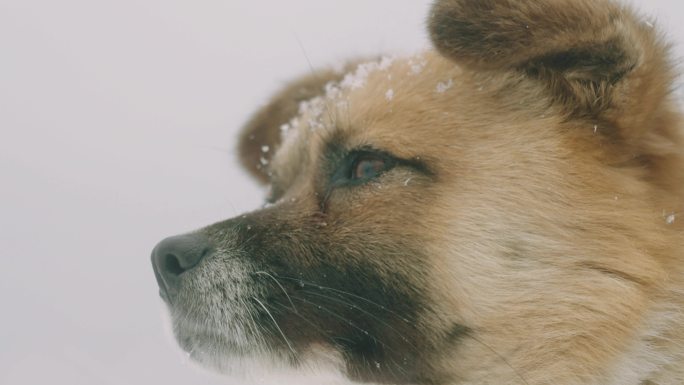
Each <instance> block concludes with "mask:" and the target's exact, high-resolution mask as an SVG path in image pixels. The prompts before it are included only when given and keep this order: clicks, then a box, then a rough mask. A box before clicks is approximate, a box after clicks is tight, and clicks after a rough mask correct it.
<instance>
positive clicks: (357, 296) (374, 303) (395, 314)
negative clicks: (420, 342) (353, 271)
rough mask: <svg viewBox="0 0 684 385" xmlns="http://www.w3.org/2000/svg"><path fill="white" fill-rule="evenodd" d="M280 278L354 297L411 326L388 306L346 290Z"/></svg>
mask: <svg viewBox="0 0 684 385" xmlns="http://www.w3.org/2000/svg"><path fill="white" fill-rule="evenodd" d="M279 278H281V279H286V280H290V281H295V282H298V283H304V284H306V285H309V286H312V287H315V288H317V289H321V290H329V291H332V292H335V293H338V294H342V295H346V296H349V297H352V298H356V299H359V300H361V301H364V302H366V303H369V304H371V305H373V306H376V307H378V308H380V309H382V310H384V311H386V312H388V313H391V314H393V315H394V316H396V317H399V319H400V320H401V321H403V322H405V323H407V324H411V322H410V321H409V320H408V319H406V318H405V317H404V316H402V315H400V314H399V313H397V312H395V311H393V310H392V309H389V308H387V307H386V306H383V305H380V304H379V303H376V302H374V301H372V300H370V299H368V298H365V297H362V296H360V295H356V294H354V293H350V292H347V291H344V290H340V289H336V288H333V287H329V286H323V285H319V284H317V283H315V282H311V281H306V280H302V279H300V278H295V277H287V276H279Z"/></svg>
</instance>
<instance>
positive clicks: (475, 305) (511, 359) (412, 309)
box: [152, 0, 684, 385]
mask: <svg viewBox="0 0 684 385" xmlns="http://www.w3.org/2000/svg"><path fill="white" fill-rule="evenodd" d="M427 24H428V29H429V34H430V37H431V41H432V45H433V47H432V48H431V49H429V50H427V51H425V52H421V53H418V54H416V55H414V56H410V57H383V58H379V59H377V60H371V61H366V62H359V61H354V62H351V63H350V64H349V65H347V66H346V68H345V69H344V70H343V71H335V70H329V71H321V72H317V73H315V74H312V75H309V76H304V77H302V78H299V79H296V80H295V81H293V82H292V83H290V84H289V85H287V86H286V87H285V88H284V89H283V90H282V91H281V92H280V93H278V94H277V95H275V96H274V97H273V99H272V100H271V101H270V103H269V104H267V105H266V106H265V107H263V108H262V109H261V110H260V111H258V112H257V113H256V114H255V115H254V117H253V118H252V120H251V121H249V122H248V124H247V125H246V127H245V128H244V131H243V132H242V134H241V137H240V146H239V153H240V159H241V162H242V164H243V165H244V166H245V167H246V169H247V170H249V171H250V172H251V174H252V175H253V176H254V177H256V179H257V180H258V181H260V182H261V183H263V184H265V185H268V186H269V189H270V190H269V194H268V198H267V203H266V204H265V205H264V207H263V208H261V209H259V210H256V211H253V212H250V213H247V214H245V215H242V216H238V217H236V218H233V219H229V220H226V221H223V222H220V223H216V224H213V225H210V226H207V227H205V228H203V229H201V230H198V231H195V232H192V233H189V234H184V235H180V236H175V237H171V238H167V239H165V240H163V241H162V242H161V243H159V244H158V245H157V246H156V248H155V249H154V251H153V253H152V263H153V267H154V271H155V274H156V278H157V280H158V282H159V285H160V292H161V296H162V297H163V299H164V301H165V302H166V303H167V304H168V309H169V312H170V315H171V320H172V325H173V331H174V334H175V336H176V339H177V340H178V343H179V344H180V346H181V347H182V348H183V349H184V350H185V351H187V352H188V353H189V354H190V356H191V357H192V358H193V359H195V360H197V361H199V362H200V363H202V364H204V365H207V366H209V367H214V368H216V369H218V370H221V371H223V372H226V373H228V374H232V375H237V373H238V372H250V371H252V372H253V374H254V373H255V374H256V377H257V378H260V376H263V375H265V373H278V371H281V370H282V371H286V370H289V369H288V368H292V370H295V371H301V372H302V373H305V372H307V373H309V372H311V373H314V372H317V373H319V374H321V373H328V372H330V373H332V372H334V371H338V372H340V373H342V374H343V375H344V376H345V378H346V379H347V380H346V381H349V382H351V383H378V384H414V385H419V384H426V385H427V384H430V385H447V384H449V385H456V384H496V385H501V384H504V385H505V384H511V385H512V384H528V385H532V384H535V385H539V384H556V385H570V384H583V385H587V384H594V385H672V384H684V238H683V235H684V232H683V231H682V230H683V229H684V227H683V225H682V223H684V220H680V215H681V213H682V210H683V209H684V207H683V205H684V172H683V170H684V158H683V157H684V152H683V149H684V147H683V146H682V144H683V137H682V130H681V126H682V118H681V115H680V111H679V108H678V105H677V103H676V100H675V98H674V97H673V94H672V91H673V83H674V81H675V76H676V74H675V70H674V67H673V64H672V60H671V59H670V54H669V52H668V44H667V42H665V41H664V40H663V38H662V35H661V34H660V33H659V32H658V31H657V29H656V28H655V27H654V25H653V24H652V23H651V22H649V21H647V20H645V19H643V18H642V17H640V16H639V15H638V14H637V13H636V12H634V11H633V10H632V9H631V8H629V7H627V6H624V5H621V4H619V3H616V2H613V1H606V0H437V1H436V2H435V3H434V4H433V6H432V9H431V12H430V14H429V17H428V23H427ZM276 378H277V376H276ZM325 381H327V380H320V382H318V383H326V382H325ZM330 381H332V380H330ZM276 383H277V381H276ZM281 383H282V382H281Z"/></svg>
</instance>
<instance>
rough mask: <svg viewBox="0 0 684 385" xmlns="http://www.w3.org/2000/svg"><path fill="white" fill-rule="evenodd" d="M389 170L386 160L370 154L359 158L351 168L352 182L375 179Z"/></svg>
mask: <svg viewBox="0 0 684 385" xmlns="http://www.w3.org/2000/svg"><path fill="white" fill-rule="evenodd" d="M386 170H387V162H386V161H385V159H384V158H382V157H379V156H374V155H370V154H366V155H361V156H359V157H358V158H357V159H356V160H355V161H354V163H353V164H352V168H351V175H350V176H349V179H351V180H364V179H373V178H376V177H378V176H379V175H380V174H382V173H383V172H384V171H386Z"/></svg>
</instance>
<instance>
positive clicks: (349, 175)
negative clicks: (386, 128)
mask: <svg viewBox="0 0 684 385" xmlns="http://www.w3.org/2000/svg"><path fill="white" fill-rule="evenodd" d="M396 165H397V160H396V159H395V158H394V157H392V156H391V155H389V154H387V153H384V152H381V151H374V150H365V149H364V150H356V151H352V152H350V153H348V154H347V155H346V156H345V157H344V158H343V159H342V160H340V161H339V163H337V170H336V171H335V172H334V173H333V175H332V178H331V180H332V185H333V186H343V185H352V186H353V185H360V184H364V183H366V182H369V181H371V180H373V179H376V178H378V177H380V176H381V175H382V174H384V173H385V172H387V171H389V170H391V169H392V168H393V167H395V166H396Z"/></svg>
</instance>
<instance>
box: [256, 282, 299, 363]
mask: <svg viewBox="0 0 684 385" xmlns="http://www.w3.org/2000/svg"><path fill="white" fill-rule="evenodd" d="M252 299H253V300H254V301H256V302H257V303H258V304H259V305H260V306H261V308H262V309H264V311H265V312H266V314H268V316H269V317H270V318H271V321H273V325H275V327H276V329H278V332H279V333H280V335H281V336H282V337H283V340H285V343H286V344H287V347H288V348H289V349H290V351H291V352H292V354H294V355H295V356H296V355H297V352H296V351H295V350H294V348H293V347H292V344H291V343H290V340H289V339H288V338H287V336H285V333H283V330H282V329H281V328H280V325H278V322H277V321H276V320H275V318H274V317H273V314H271V311H270V310H268V308H267V307H266V305H264V303H263V302H261V301H259V299H258V298H257V297H254V296H253V297H252Z"/></svg>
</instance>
